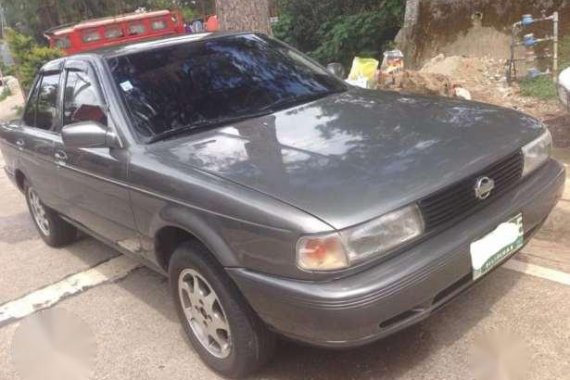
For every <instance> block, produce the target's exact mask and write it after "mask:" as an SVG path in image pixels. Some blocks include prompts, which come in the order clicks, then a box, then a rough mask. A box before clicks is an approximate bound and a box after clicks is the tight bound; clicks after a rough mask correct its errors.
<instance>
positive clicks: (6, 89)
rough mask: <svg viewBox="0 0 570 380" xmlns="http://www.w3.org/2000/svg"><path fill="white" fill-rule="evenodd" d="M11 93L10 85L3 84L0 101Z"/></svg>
mask: <svg viewBox="0 0 570 380" xmlns="http://www.w3.org/2000/svg"><path fill="white" fill-rule="evenodd" d="M10 95H12V91H10V87H9V86H8V85H4V88H3V89H2V92H0V102H1V101H3V100H4V99H6V98H7V97H8V96H10Z"/></svg>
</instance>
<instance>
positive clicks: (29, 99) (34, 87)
mask: <svg viewBox="0 0 570 380" xmlns="http://www.w3.org/2000/svg"><path fill="white" fill-rule="evenodd" d="M42 79H43V73H38V74H37V75H36V79H34V82H33V84H32V87H31V88H32V90H31V91H30V92H29V93H28V97H27V99H26V106H25V107H24V113H23V114H22V123H23V124H24V125H25V126H26V127H29V128H37V127H36V114H37V108H36V109H35V110H34V117H33V119H34V121H33V125H28V124H26V121H25V120H24V118H25V116H26V113H27V111H28V109H29V108H30V107H31V105H32V96H34V92H35V91H36V90H38V92H37V93H36V99H35V100H34V101H33V102H34V103H35V104H36V106H37V104H38V96H39V94H40V91H39V87H40V86H41V83H42Z"/></svg>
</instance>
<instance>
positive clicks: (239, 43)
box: [109, 34, 346, 142]
mask: <svg viewBox="0 0 570 380" xmlns="http://www.w3.org/2000/svg"><path fill="white" fill-rule="evenodd" d="M109 65H110V67H111V71H112V74H113V78H114V80H115V82H116V83H117V85H118V88H119V90H120V92H121V93H122V94H123V97H124V99H125V103H126V104H127V107H128V108H129V111H130V115H131V118H132V120H133V124H134V126H135V128H136V130H137V133H138V134H139V135H141V137H142V138H143V139H144V140H146V141H148V142H152V141H157V140H160V139H162V137H171V136H173V135H176V134H178V133H179V132H184V131H190V130H192V129H196V128H203V127H206V126H210V127H211V126H214V125H220V124H223V123H228V122H232V121H235V120H243V119H247V118H248V117H256V116H260V115H262V114H263V113H271V112H274V111H276V110H278V109H283V108H287V107H291V106H294V105H297V104H303V103H306V102H308V101H311V100H315V99H318V98H320V97H324V96H327V95H329V94H332V93H338V92H342V91H345V90H346V85H345V84H344V82H343V81H342V80H340V79H338V78H336V77H334V76H333V75H332V74H330V73H329V72H328V71H327V70H326V69H324V68H323V67H321V66H320V65H318V64H316V63H314V62H313V61H312V60H310V59H309V58H307V57H305V56H303V55H302V54H300V53H299V52H297V51H295V50H293V49H291V48H290V47H288V46H287V45H285V44H283V43H281V42H278V41H276V40H274V39H271V38H269V37H265V36H261V35H256V34H247V35H235V36H229V37H222V38H211V39H205V40H202V41H193V42H189V43H185V44H176V45H170V46H164V47H160V48H156V49H152V50H148V51H142V52H137V53H133V54H128V55H120V56H116V57H113V58H109Z"/></svg>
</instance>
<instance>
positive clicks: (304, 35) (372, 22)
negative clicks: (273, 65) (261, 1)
mask: <svg viewBox="0 0 570 380" xmlns="http://www.w3.org/2000/svg"><path fill="white" fill-rule="evenodd" d="M279 5H280V12H281V14H280V16H279V22H278V23H277V24H276V25H274V27H273V33H274V35H275V36H276V37H277V38H279V39H282V40H284V41H285V42H288V43H290V44H291V45H293V46H295V47H297V48H298V49H300V50H302V51H304V52H307V53H309V54H310V55H311V56H313V57H314V58H315V59H317V60H318V61H320V62H321V63H324V64H326V63H329V62H333V61H334V62H341V63H342V64H344V65H345V66H346V67H348V66H349V65H350V63H351V61H352V58H353V57H354V56H356V55H359V56H363V57H372V58H377V59H380V58H381V55H382V51H383V50H386V48H389V47H390V46H391V45H387V44H390V43H391V41H392V40H393V39H394V37H395V36H396V33H397V32H398V30H399V29H400V27H401V25H402V23H403V19H404V11H405V0H322V1H319V2H312V1H311V2H309V1H305V0H281V1H280V3H279Z"/></svg>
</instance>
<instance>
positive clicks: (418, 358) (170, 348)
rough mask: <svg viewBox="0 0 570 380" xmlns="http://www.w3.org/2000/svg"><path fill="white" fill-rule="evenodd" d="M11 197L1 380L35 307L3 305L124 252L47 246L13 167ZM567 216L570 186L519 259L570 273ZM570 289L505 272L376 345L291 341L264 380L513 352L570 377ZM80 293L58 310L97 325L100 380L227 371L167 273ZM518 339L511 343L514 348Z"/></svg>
mask: <svg viewBox="0 0 570 380" xmlns="http://www.w3.org/2000/svg"><path fill="white" fill-rule="evenodd" d="M2 165H3V164H2V162H1V161H0V166H2ZM0 194H2V196H1V197H0V379H3V380H13V379H14V380H15V379H18V378H19V376H18V370H17V368H16V365H15V362H14V360H13V356H14V355H13V354H14V352H15V349H14V345H13V340H14V337H15V336H16V335H17V333H18V329H19V328H20V327H21V326H23V324H24V323H25V322H26V321H29V320H30V318H33V314H32V315H30V316H28V317H26V318H24V319H22V320H20V321H16V322H10V321H7V322H5V323H2V307H3V306H4V307H5V306H6V305H7V303H8V301H15V302H16V303H18V302H20V300H22V297H24V296H26V295H29V294H34V293H36V291H37V290H38V289H40V288H44V287H46V286H49V285H51V284H54V283H56V284H59V283H61V281H62V280H64V279H66V278H70V276H72V275H74V274H77V273H79V275H81V273H84V271H85V270H87V269H89V268H100V266H101V265H105V264H101V263H103V262H107V263H109V261H108V260H117V259H116V258H115V257H116V256H117V253H116V252H114V251H113V250H111V249H110V248H108V247H106V246H104V245H102V244H100V243H99V242H97V241H95V240H93V239H91V238H87V237H84V238H82V239H80V240H79V241H78V242H77V243H75V244H73V245H71V246H69V247H67V248H64V249H59V250H54V249H50V248H48V247H46V246H45V245H44V244H43V242H42V241H41V240H40V239H39V237H38V235H37V233H36V231H35V230H34V227H33V225H32V221H31V219H30V217H29V216H28V212H27V209H26V205H25V202H24V198H23V196H22V195H21V194H20V193H19V192H18V191H17V190H16V189H15V188H14V187H13V186H12V184H10V183H9V181H8V179H7V178H6V177H5V176H4V175H3V174H2V175H0ZM568 221H570V188H569V191H567V192H566V194H565V200H563V201H562V202H561V203H560V205H559V206H558V208H557V209H556V210H555V212H554V213H553V217H552V218H551V219H550V220H549V222H548V223H547V225H546V226H545V229H544V230H543V231H542V232H541V233H540V234H539V235H538V236H537V238H536V239H535V240H534V241H533V242H532V244H531V245H529V246H528V248H527V249H525V252H524V253H522V254H520V255H519V256H518V257H517V258H516V260H518V261H519V262H521V261H523V262H528V263H532V264H536V265H540V266H543V267H549V268H553V269H556V270H559V271H560V272H557V273H559V274H561V275H562V276H563V275H564V273H562V272H567V273H570V244H568V243H570V241H569V240H568V239H569V238H570V234H568V232H570V223H568ZM523 272H524V271H523ZM567 276H568V275H567ZM546 277H549V276H546ZM568 284H570V282H568ZM568 284H567V285H563V284H561V283H559V282H556V281H552V279H545V278H538V277H536V276H531V275H528V274H526V273H521V272H520V271H519V272H517V271H513V270H509V269H504V268H501V269H498V270H497V271H495V272H494V273H493V274H491V275H490V276H489V277H488V278H487V279H486V280H485V281H483V282H482V283H481V284H480V285H479V286H477V287H476V288H474V289H473V290H472V291H470V292H469V293H467V294H465V295H464V296H462V297H460V298H459V299H458V300H457V301H456V302H454V303H452V304H451V305H449V306H448V307H447V308H445V309H444V310H443V311H441V312H440V313H438V314H436V315H434V316H432V317H430V318H429V319H428V320H426V321H424V322H423V323H421V324H419V325H417V326H415V327H412V328H410V329H408V330H406V331H404V332H401V333H399V334H397V335H395V336H392V337H390V338H388V339H385V340H383V341H381V342H378V343H375V344H372V345H370V346H367V347H363V348H360V349H356V350H351V351H341V352H339V351H326V350H320V349H315V348H309V347H304V346H301V345H298V344H295V343H291V342H285V341H280V342H279V344H278V348H277V353H276V355H275V358H274V360H273V361H272V362H271V363H270V364H269V365H268V366H267V367H266V368H264V369H263V370H262V371H261V372H260V373H259V374H257V375H256V376H254V377H253V378H255V379H343V380H344V379H462V380H463V379H475V378H481V379H482V378H489V377H488V376H486V375H485V374H483V375H481V374H478V373H479V371H481V370H482V369H481V368H485V367H484V366H482V363H490V362H493V360H495V361H496V358H497V357H498V356H501V355H502V353H504V352H507V351H508V352H511V351H512V352H513V354H512V355H511V356H514V357H515V359H514V362H515V363H516V364H515V365H514V367H516V368H517V369H518V370H519V371H521V372H522V374H519V375H520V377H519V378H521V379H570V359H569V358H570V345H569V344H568V342H570V286H568ZM74 292H75V293H74V294H75V295H74V296H73V297H65V294H64V295H63V297H61V298H62V299H61V300H59V299H57V300H55V306H53V308H52V309H49V310H54V309H64V310H66V311H69V312H71V313H73V315H75V316H77V318H80V319H82V320H83V321H84V322H85V323H86V324H87V326H89V329H90V330H91V332H92V334H93V336H94V338H95V343H96V349H97V356H96V359H95V364H94V369H93V376H92V378H93V379H101V380H103V379H110V380H116V379H121V380H129V379H133V380H135V379H136V380H146V379H169V380H175V379H185V380H186V379H216V378H218V376H216V375H215V374H214V373H213V372H212V371H210V370H209V369H208V368H207V367H205V366H204V365H203V364H202V363H201V361H200V360H199V358H198V356H197V355H196V354H195V353H194V352H193V350H192V348H191V347H190V346H189V345H188V343H187V340H186V339H185V337H184V334H183V331H182V329H181V327H180V325H179V323H178V321H177V318H176V315H175V313H174V309H173V303H172V301H171V299H170V295H169V291H168V286H167V283H166V280H165V279H164V278H162V277H160V276H159V275H157V274H155V273H153V272H151V271H150V270H148V269H146V268H138V269H136V270H134V271H132V272H130V274H129V273H127V272H125V274H124V277H122V278H121V279H119V280H116V279H114V280H113V279H111V280H109V281H105V280H104V279H103V280H101V281H100V282H99V283H98V285H96V286H93V287H91V288H90V289H79V288H78V289H76V291H74ZM69 294H71V293H69ZM12 304H14V303H12ZM507 337H510V338H509V342H510V343H509V344H508V345H507V347H511V348H505V345H504V344H503V343H504V342H505V341H506V340H505V339H507ZM497 342H503V343H501V344H499V343H497ZM519 346H520V347H522V348H520V349H517V350H515V349H514V348H513V347H519ZM499 354H501V355H499ZM506 356H508V355H506ZM501 357H502V356H501ZM485 358H486V359H485ZM507 361H508V360H507ZM525 363H526V364H527V365H524V364H525ZM497 378H499V377H497ZM501 378H502V379H506V378H509V377H501ZM510 378H514V377H510ZM32 380H33V379H32Z"/></svg>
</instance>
